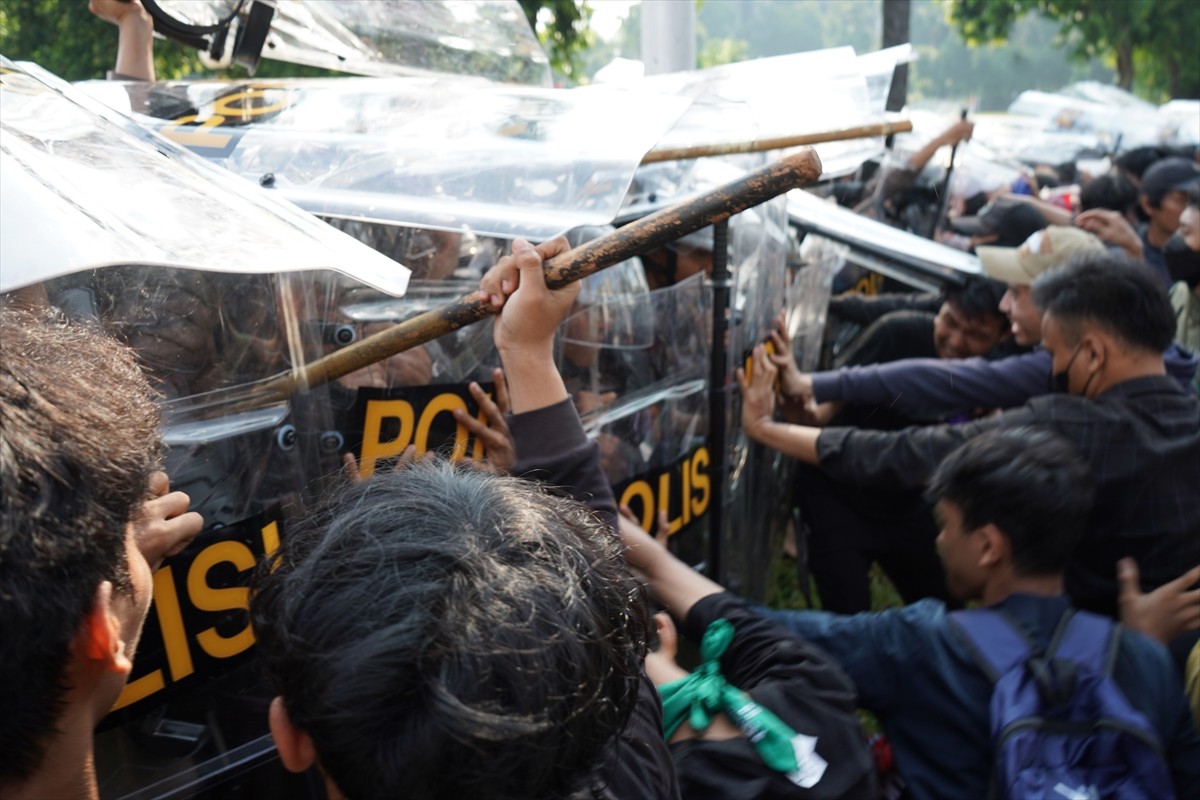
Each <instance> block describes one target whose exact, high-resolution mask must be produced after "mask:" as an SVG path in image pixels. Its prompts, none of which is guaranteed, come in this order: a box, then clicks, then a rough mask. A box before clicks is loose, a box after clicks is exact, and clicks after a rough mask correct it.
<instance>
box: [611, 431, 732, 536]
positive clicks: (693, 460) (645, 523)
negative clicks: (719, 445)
mask: <svg viewBox="0 0 1200 800" xmlns="http://www.w3.org/2000/svg"><path fill="white" fill-rule="evenodd" d="M709 462H710V459H709V455H708V448H707V447H697V448H696V449H695V450H693V451H692V452H691V453H689V454H688V455H687V456H685V457H684V458H683V459H681V460H679V461H677V462H675V463H674V464H672V465H671V466H669V467H666V468H664V469H663V470H661V471H659V472H656V473H652V474H650V475H648V476H646V477H643V478H638V479H635V480H633V481H630V482H629V483H628V484H627V485H626V486H625V487H624V489H621V488H620V487H618V492H619V498H620V502H621V504H622V505H628V506H629V507H630V509H631V510H632V511H633V513H634V514H636V515H637V517H638V520H639V521H640V522H641V525H642V528H643V529H644V530H654V518H655V516H656V515H657V514H658V512H659V511H666V512H667V520H668V522H669V524H670V532H671V533H672V534H675V533H678V532H679V531H680V529H682V528H683V527H685V526H687V525H689V524H691V522H692V521H693V520H694V519H697V518H699V517H701V516H703V515H704V513H705V512H707V511H708V506H709V503H710V502H711V501H712V484H711V482H710V478H709V474H708V465H709Z"/></svg>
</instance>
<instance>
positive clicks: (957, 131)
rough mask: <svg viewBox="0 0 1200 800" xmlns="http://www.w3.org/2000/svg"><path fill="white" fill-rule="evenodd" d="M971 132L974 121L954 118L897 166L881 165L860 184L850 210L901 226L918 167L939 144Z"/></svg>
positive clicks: (967, 137) (962, 138)
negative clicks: (858, 198) (858, 197)
mask: <svg viewBox="0 0 1200 800" xmlns="http://www.w3.org/2000/svg"><path fill="white" fill-rule="evenodd" d="M974 133H975V123H973V122H971V121H969V120H958V121H956V122H954V124H952V125H951V126H950V127H948V128H947V129H946V130H944V131H942V132H941V133H940V134H938V135H937V136H935V137H934V138H933V139H931V140H930V141H928V142H927V143H926V144H925V145H924V146H923V147H921V149H920V150H918V151H917V152H915V153H913V154H912V155H911V156H909V157H908V158H907V159H905V160H904V161H903V162H902V163H901V164H899V165H898V166H891V165H886V164H885V165H884V166H881V167H880V168H879V171H878V172H876V173H875V175H874V176H873V177H872V179H871V181H870V182H869V183H868V184H867V186H866V187H864V189H863V192H862V197H863V199H862V201H861V202H859V204H858V205H857V206H855V208H854V210H855V211H857V212H858V213H860V214H862V215H864V216H866V217H869V218H870V219H874V220H876V221H878V222H886V223H888V224H893V225H898V226H901V227H903V223H904V220H903V219H902V215H903V208H904V205H905V202H904V195H905V193H906V192H907V191H908V190H909V189H910V188H911V187H912V186H913V184H914V183H916V181H917V178H918V177H919V176H920V175H921V171H922V170H924V169H925V166H926V165H927V164H928V163H929V162H930V161H931V160H932V159H933V157H934V156H935V155H937V152H938V151H939V150H941V149H942V148H943V147H953V146H955V145H957V144H958V143H960V142H965V141H969V140H970V138H971V136H972V135H973V134H974Z"/></svg>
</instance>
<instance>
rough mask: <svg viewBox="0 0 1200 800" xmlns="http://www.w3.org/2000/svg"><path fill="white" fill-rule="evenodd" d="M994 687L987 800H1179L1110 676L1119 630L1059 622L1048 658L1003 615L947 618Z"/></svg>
mask: <svg viewBox="0 0 1200 800" xmlns="http://www.w3.org/2000/svg"><path fill="white" fill-rule="evenodd" d="M950 617H951V619H952V620H953V622H954V623H955V625H954V627H955V628H956V629H957V630H958V632H959V633H960V634H961V635H962V638H963V639H964V641H965V642H966V644H967V646H968V649H969V650H971V651H972V653H973V654H974V656H975V658H976V660H977V661H978V663H979V665H980V666H981V667H982V668H983V671H984V672H985V673H986V674H987V676H988V677H989V678H991V680H992V683H993V684H994V686H995V690H994V692H993V693H992V702H991V726H992V742H993V744H994V745H995V748H996V763H995V774H994V777H993V783H992V794H993V795H994V796H997V797H1003V798H1014V800H1015V799H1016V798H1020V799H1021V800H1025V799H1026V798H1038V799H1039V800H1050V799H1051V798H1053V800H1107V798H1120V800H1142V799H1143V798H1144V799H1145V800H1167V799H1168V798H1174V797H1175V788H1174V785H1173V784H1172V781H1171V775H1170V771H1169V770H1168V768H1167V764H1166V760H1165V759H1164V757H1163V751H1162V743H1161V742H1160V741H1159V738H1158V736H1157V734H1156V733H1155V731H1154V729H1153V728H1151V727H1150V723H1149V722H1148V721H1147V719H1146V717H1145V716H1144V715H1143V714H1142V713H1141V712H1139V711H1137V710H1136V709H1134V708H1133V706H1131V705H1130V704H1129V701H1128V700H1127V699H1126V698H1125V695H1124V693H1123V692H1122V691H1121V689H1120V688H1119V687H1118V686H1117V684H1116V682H1115V681H1114V680H1113V679H1112V667H1113V662H1114V661H1115V660H1116V654H1117V646H1118V644H1119V643H1120V628H1118V626H1117V625H1116V624H1115V623H1114V622H1113V621H1112V620H1110V619H1108V618H1106V617H1100V616H1097V615H1095V614H1089V613H1087V612H1083V611H1076V612H1070V611H1068V612H1067V613H1066V614H1065V615H1064V616H1063V620H1062V622H1061V623H1059V626H1058V629H1057V630H1056V631H1055V633H1054V636H1053V637H1052V638H1051V640H1050V646H1049V647H1048V648H1046V652H1045V653H1040V652H1038V651H1037V650H1036V649H1035V648H1034V647H1032V646H1031V645H1030V643H1029V641H1028V640H1027V639H1026V637H1025V636H1024V634H1023V633H1021V631H1020V630H1019V629H1018V628H1017V627H1016V626H1014V625H1013V623H1012V622H1011V621H1010V620H1009V619H1008V618H1007V617H1006V616H1005V614H1003V613H1002V612H999V611H993V610H990V609H979V610H972V611H955V612H953V613H952V614H951V615H950Z"/></svg>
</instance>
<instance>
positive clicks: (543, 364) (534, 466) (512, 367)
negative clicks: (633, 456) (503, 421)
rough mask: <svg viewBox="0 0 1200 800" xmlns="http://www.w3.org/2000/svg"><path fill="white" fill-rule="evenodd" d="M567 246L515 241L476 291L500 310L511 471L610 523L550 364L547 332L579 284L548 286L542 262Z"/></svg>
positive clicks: (608, 495)
mask: <svg viewBox="0 0 1200 800" xmlns="http://www.w3.org/2000/svg"><path fill="white" fill-rule="evenodd" d="M568 248H569V245H568V244H567V240H566V239H563V238H562V237H559V238H557V239H552V240H550V241H548V242H544V243H543V244H540V245H538V246H537V247H536V248H535V247H532V246H531V245H529V243H527V242H525V241H523V240H520V239H518V240H516V241H515V242H514V243H513V253H512V255H511V256H506V257H505V258H502V259H500V261H498V262H497V263H496V265H495V266H494V267H492V268H491V269H490V270H488V272H487V274H486V275H484V277H483V280H482V281H481V283H480V291H481V292H482V293H483V294H484V295H485V296H486V297H489V298H490V299H491V302H492V304H493V305H495V306H497V307H499V308H500V309H501V311H500V316H499V318H498V319H497V320H496V329H495V341H496V349H497V350H498V351H499V352H500V360H501V362H503V364H504V372H505V377H506V378H507V382H508V402H509V405H510V407H511V409H512V416H511V417H509V418H508V429H509V432H510V433H511V434H512V438H513V441H514V443H515V446H516V463H515V464H514V465H513V467H512V473H513V474H514V475H523V476H526V477H529V478H532V479H535V480H540V481H543V482H545V483H548V484H551V485H553V486H559V487H562V488H563V489H565V490H566V491H568V492H569V493H570V494H571V496H572V497H574V498H575V499H576V500H579V501H580V502H581V503H584V504H586V505H587V506H589V507H590V508H591V509H592V510H593V511H595V512H596V513H597V514H598V515H600V517H602V518H603V519H604V520H605V521H606V522H607V523H608V524H609V525H610V526H612V527H613V528H615V527H616V516H617V506H616V500H615V499H614V498H613V494H612V488H611V487H610V486H609V484H608V481H607V480H606V479H605V477H604V470H603V468H602V467H601V466H600V457H599V453H598V451H597V449H596V444H595V442H592V441H591V440H589V439H588V438H587V435H586V434H585V433H584V431H583V426H582V425H581V424H580V423H579V416H578V414H576V412H575V407H574V406H573V405H572V403H571V400H570V398H569V396H568V394H567V388H566V385H565V384H564V383H563V380H562V376H561V375H559V373H558V368H557V367H556V366H555V363H554V333H555V331H556V330H557V329H558V325H559V323H560V322H561V321H562V320H563V318H564V317H565V316H566V315H567V313H569V311H570V309H571V306H572V304H573V303H574V301H575V297H576V296H577V295H578V293H579V284H578V283H574V284H571V285H570V286H567V287H564V288H562V289H557V290H550V289H548V288H547V287H546V280H545V274H544V273H543V271H542V262H543V260H544V259H547V258H551V257H553V256H555V255H558V254H559V253H562V252H565V251H566V250H567V249H568Z"/></svg>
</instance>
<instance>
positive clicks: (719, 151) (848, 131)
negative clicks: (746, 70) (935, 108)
mask: <svg viewBox="0 0 1200 800" xmlns="http://www.w3.org/2000/svg"><path fill="white" fill-rule="evenodd" d="M911 130H912V122H911V121H909V120H907V119H898V120H894V121H889V122H880V123H875V124H872V125H859V126H857V127H853V128H838V129H836V130H831V131H823V132H819V133H803V134H797V135H795V136H777V137H774V138H766V139H751V140H749V141H744V142H728V143H725V144H702V145H693V146H690V147H664V148H655V149H654V150H651V151H650V152H649V153H647V154H646V157H645V158H643V159H642V163H643V164H657V163H658V162H660V161H682V160H684V159H689V158H707V157H709V156H729V155H736V154H738V153H758V152H762V151H764V150H783V149H785V148H788V147H800V146H802V145H814V144H824V143H826V142H843V141H847V140H849V139H867V138H870V137H872V136H890V135H891V134H893V133H908V132H909V131H911Z"/></svg>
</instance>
